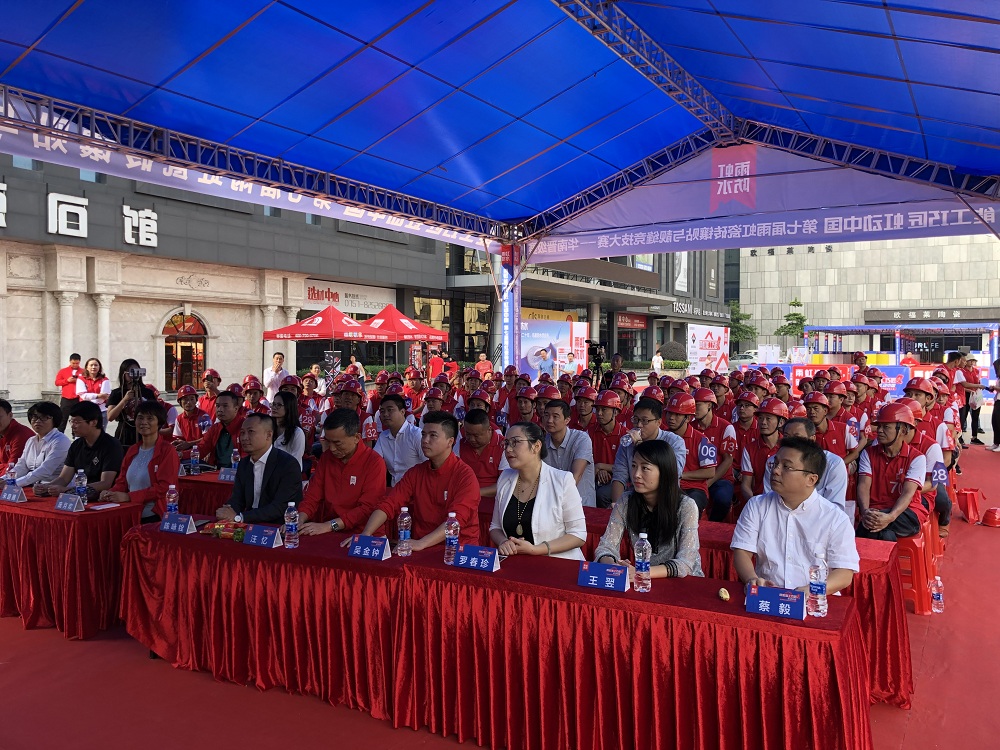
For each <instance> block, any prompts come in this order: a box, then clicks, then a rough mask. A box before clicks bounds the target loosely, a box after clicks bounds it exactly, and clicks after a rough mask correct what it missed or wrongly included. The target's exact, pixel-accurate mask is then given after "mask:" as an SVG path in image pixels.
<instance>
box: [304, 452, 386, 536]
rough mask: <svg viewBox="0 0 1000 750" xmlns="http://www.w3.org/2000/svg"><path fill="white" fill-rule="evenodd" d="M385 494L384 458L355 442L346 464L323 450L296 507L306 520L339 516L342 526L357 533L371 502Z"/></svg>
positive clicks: (367, 515)
mask: <svg viewBox="0 0 1000 750" xmlns="http://www.w3.org/2000/svg"><path fill="white" fill-rule="evenodd" d="M384 494H385V461H383V460H382V457H381V456H380V455H379V454H378V453H376V452H375V451H373V450H372V449H371V448H369V447H368V446H367V445H365V444H364V443H363V442H359V443H358V447H357V450H355V451H354V455H352V456H351V457H350V458H349V459H347V463H344V462H343V461H341V460H340V459H339V458H336V457H335V456H334V455H333V454H332V453H330V451H323V455H322V456H320V459H319V461H318V462H317V463H316V469H315V471H314V472H313V475H312V478H311V479H310V480H309V487H308V488H306V493H305V496H304V497H303V498H302V502H301V503H300V504H299V510H300V511H301V512H303V513H305V514H306V515H308V516H309V520H310V521H316V522H323V521H332V520H333V519H334V518H339V519H340V520H341V521H343V522H344V529H342V530H346V531H348V532H350V533H359V532H360V531H361V530H362V529H364V527H365V524H366V523H367V522H368V517H369V516H370V515H371V514H372V509H373V508H374V506H375V502H376V501H377V500H378V499H379V498H380V497H382V496H383V495H384Z"/></svg>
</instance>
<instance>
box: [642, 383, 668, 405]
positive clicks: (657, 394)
mask: <svg viewBox="0 0 1000 750" xmlns="http://www.w3.org/2000/svg"><path fill="white" fill-rule="evenodd" d="M641 396H642V397H643V398H655V399H656V400H657V401H659V402H660V403H661V404H662V403H663V400H664V399H663V389H662V388H660V387H659V386H656V385H650V386H647V387H646V388H644V389H643V391H642V394H641Z"/></svg>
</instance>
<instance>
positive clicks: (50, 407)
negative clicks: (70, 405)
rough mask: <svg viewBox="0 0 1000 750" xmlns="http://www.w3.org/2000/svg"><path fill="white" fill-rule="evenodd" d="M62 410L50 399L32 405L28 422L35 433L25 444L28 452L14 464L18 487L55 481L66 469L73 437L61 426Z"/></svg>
mask: <svg viewBox="0 0 1000 750" xmlns="http://www.w3.org/2000/svg"><path fill="white" fill-rule="evenodd" d="M62 418H63V415H62V410H61V409H60V408H59V407H58V406H56V405H55V404H53V403H52V402H50V401H39V402H38V403H37V404H34V405H33V406H32V407H31V408H30V409H28V424H30V425H31V429H32V430H34V431H35V435H34V437H32V438H29V439H28V441H27V442H25V444H24V452H22V453H21V457H20V458H19V459H18V460H17V464H15V465H14V466H13V467H12V468H13V469H14V475H15V476H16V477H17V486H18V487H30V486H32V485H33V484H36V483H37V482H52V481H53V480H55V478H56V477H58V476H59V474H61V473H62V468H63V464H65V463H66V454H67V453H69V447H70V443H71V442H72V441H71V440H70V439H69V437H68V436H67V435H66V434H65V433H63V432H61V431H60V430H59V425H60V423H61V421H62Z"/></svg>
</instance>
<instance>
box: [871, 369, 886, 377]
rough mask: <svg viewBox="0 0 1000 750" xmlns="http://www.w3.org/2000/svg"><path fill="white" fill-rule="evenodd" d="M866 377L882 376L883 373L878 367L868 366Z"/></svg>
mask: <svg viewBox="0 0 1000 750" xmlns="http://www.w3.org/2000/svg"><path fill="white" fill-rule="evenodd" d="M868 377H870V378H884V377H885V375H883V374H882V371H881V370H880V369H878V368H877V367H869V368H868Z"/></svg>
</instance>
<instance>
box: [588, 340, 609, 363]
mask: <svg viewBox="0 0 1000 750" xmlns="http://www.w3.org/2000/svg"><path fill="white" fill-rule="evenodd" d="M584 342H585V343H586V344H587V345H588V346H587V356H588V357H589V358H590V359H591V361H592V362H593V363H594V364H595V365H596V366H597V367H600V366H601V365H603V364H604V358H605V357H606V356H607V351H606V350H605V346H606V345H605V344H604V343H603V342H601V341H594V340H593V339H584Z"/></svg>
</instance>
